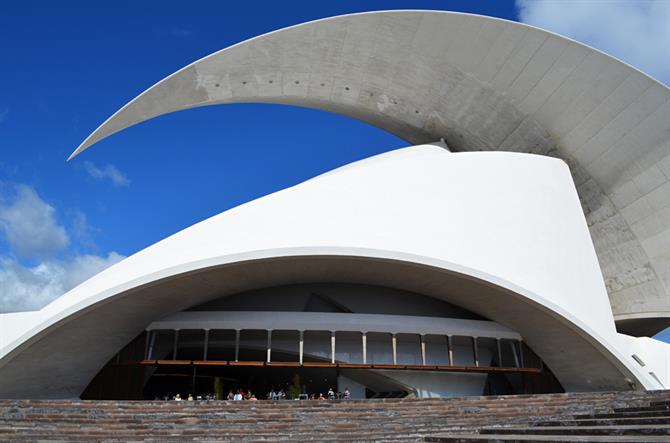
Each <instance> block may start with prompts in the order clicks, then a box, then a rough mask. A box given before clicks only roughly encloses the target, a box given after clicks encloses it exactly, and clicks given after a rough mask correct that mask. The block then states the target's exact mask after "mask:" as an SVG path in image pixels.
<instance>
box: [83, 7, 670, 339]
mask: <svg viewBox="0 0 670 443" xmlns="http://www.w3.org/2000/svg"><path fill="white" fill-rule="evenodd" d="M659 56H660V54H659ZM669 99H670V90H669V89H668V87H666V86H664V85H663V84H661V83H659V82H657V81H655V80H654V79H652V78H650V77H648V76H647V75H645V74H643V73H641V72H639V71H637V70H635V69H633V68H632V67H630V66H628V65H626V64H624V63H622V62H620V61H618V60H616V59H614V58H612V57H610V56H608V55H606V54H603V53H601V52H599V51H597V50H594V49H592V48H589V47H586V46H584V45H581V44H579V43H577V42H574V41H571V40H569V39H566V38H564V37H561V36H559V35H555V34H552V33H549V32H546V31H543V30H540V29H537V28H533V27H529V26H526V25H523V24H519V23H516V22H508V21H504V20H499V19H494V18H490V17H482V16H474V15H467V14H458V13H447V12H436V11H388V12H373V13H364V14H354V15H347V16H340V17H334V18H328V19H324V20H319V21H315V22H310V23H306V24H301V25H297V26H293V27H290V28H286V29H283V30H280V31H276V32H272V33H269V34H266V35H262V36H260V37H257V38H254V39H251V40H248V41H246V42H243V43H240V44H238V45H235V46H232V47H230V48H227V49H224V50H222V51H219V52H216V53H214V54H212V55H210V56H208V57H205V58H203V59H201V60H199V61H197V62H195V63H193V64H191V65H189V66H187V67H185V68H183V69H182V70H180V71H178V72H176V73H175V74H173V75H171V76H169V77H167V78H166V79H164V80H162V81H160V82H159V83H157V84H156V85H155V86H153V87H151V88H150V89H148V90H147V91H145V92H144V93H142V94H141V95H140V96H138V97H137V98H136V99H134V100H132V101H131V102H130V103H128V104H127V105H126V106H124V107H123V108H122V109H121V110H119V111H118V112H117V113H116V114H114V115H113V116H112V117H111V118H110V119H108V120H107V121H106V122H105V123H104V124H103V125H102V126H100V127H99V128H98V129H97V130H96V131H94V132H93V133H92V134H91V135H90V136H89V137H88V138H87V139H86V140H85V141H84V143H82V145H81V146H80V147H79V148H77V150H76V151H75V152H74V153H73V156H74V155H77V154H78V153H80V152H81V151H83V150H84V149H86V148H87V147H89V146H91V145H92V144H94V143H96V142H98V141H99V140H101V139H103V138H105V137H107V136H109V135H111V134H113V133H114V132H117V131H119V130H122V129H124V128H126V127H128V126H131V125H134V124H136V123H138V122H141V121H144V120H147V119H150V118H153V117H155V116H158V115H161V114H165V113H169V112H173V111H178V110H182V109H188V108H191V107H197V106H205V105H213V104H225V103H240V102H269V103H284V104H291V105H298V106H305V107H311V108H316V109H322V110H326V111H331V112H336V113H340V114H344V115H347V116H350V117H353V118H357V119H360V120H363V121H366V122H368V123H370V124H372V125H375V126H378V127H380V128H383V129H385V130H387V131H389V132H391V133H393V134H396V135H398V136H399V137H402V138H403V139H405V140H408V141H409V142H411V143H424V142H429V141H433V140H438V139H440V138H444V139H445V140H446V141H447V143H448V145H449V146H450V148H451V149H452V150H456V151H479V150H502V151H521V152H532V153H537V154H542V155H549V156H554V157H559V158H562V159H564V160H565V161H566V162H567V163H568V164H569V165H570V168H571V172H572V176H573V179H574V181H575V184H576V185H577V189H578V193H579V196H580V199H581V202H582V207H583V210H584V213H585V214H586V218H587V221H588V224H589V228H590V232H591V237H592V239H593V242H594V244H595V248H596V251H597V254H598V259H599V262H600V267H601V269H602V273H603V276H604V278H605V283H606V286H607V290H608V293H609V297H610V302H611V306H612V310H613V312H614V316H615V319H616V320H618V321H619V323H618V326H619V329H620V330H621V331H625V332H627V333H631V334H634V335H645V334H647V335H651V334H653V333H655V332H657V331H658V330H660V329H662V328H663V327H665V326H667V325H668V324H670V292H669V291H670V118H668V116H669V115H670V100H669ZM296 129H297V130H299V127H298V128H296ZM647 320H648V321H647Z"/></svg>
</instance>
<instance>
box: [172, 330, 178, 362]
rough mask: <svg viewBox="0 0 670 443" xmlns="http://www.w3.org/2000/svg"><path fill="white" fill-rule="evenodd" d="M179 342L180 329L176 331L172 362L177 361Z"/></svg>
mask: <svg viewBox="0 0 670 443" xmlns="http://www.w3.org/2000/svg"><path fill="white" fill-rule="evenodd" d="M178 342H179V329H175V330H174V344H173V346H172V360H176V359H177V344H178Z"/></svg>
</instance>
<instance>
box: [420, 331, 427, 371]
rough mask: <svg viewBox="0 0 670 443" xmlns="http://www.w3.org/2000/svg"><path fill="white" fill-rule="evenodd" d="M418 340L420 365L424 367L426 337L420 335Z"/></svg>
mask: <svg viewBox="0 0 670 443" xmlns="http://www.w3.org/2000/svg"><path fill="white" fill-rule="evenodd" d="M419 339H420V340H421V364H422V365H424V366H426V336H425V335H423V334H421V335H419Z"/></svg>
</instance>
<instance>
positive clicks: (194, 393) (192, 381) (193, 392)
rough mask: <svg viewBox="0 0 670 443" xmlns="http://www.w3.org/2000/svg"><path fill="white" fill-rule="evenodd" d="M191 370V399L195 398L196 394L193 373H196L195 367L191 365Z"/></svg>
mask: <svg viewBox="0 0 670 443" xmlns="http://www.w3.org/2000/svg"><path fill="white" fill-rule="evenodd" d="M191 368H193V374H192V375H193V377H192V378H191V393H192V395H193V397H197V395H198V394H197V393H196V392H195V371H196V368H197V366H196V365H192V366H191Z"/></svg>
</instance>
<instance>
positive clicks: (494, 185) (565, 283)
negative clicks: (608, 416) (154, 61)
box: [0, 145, 670, 397]
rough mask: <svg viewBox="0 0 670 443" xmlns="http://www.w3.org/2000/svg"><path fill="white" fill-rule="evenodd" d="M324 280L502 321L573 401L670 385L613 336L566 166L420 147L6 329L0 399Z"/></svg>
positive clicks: (133, 267)
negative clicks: (194, 309) (270, 293)
mask: <svg viewBox="0 0 670 443" xmlns="http://www.w3.org/2000/svg"><path fill="white" fill-rule="evenodd" d="M352 214H353V216H352ZM319 281H325V282H341V283H356V284H373V285H379V286H384V287H390V288H398V289H401V290H406V291H411V292H415V293H418V294H424V295H426V296H429V297H434V298H437V299H441V300H443V301H446V302H448V303H452V304H454V305H456V306H460V307H463V308H465V309H467V310H469V311H471V312H473V313H476V314H478V315H480V316H482V317H484V318H488V319H490V320H492V321H495V322H497V323H499V324H501V325H503V326H505V327H507V328H510V329H512V330H514V331H517V332H518V333H519V334H520V335H521V336H522V337H523V339H524V341H525V342H526V343H527V344H528V346H530V347H531V348H532V349H533V350H534V351H535V352H536V353H537V354H538V355H539V356H540V357H541V358H542V360H543V361H544V362H545V363H546V364H547V365H548V366H549V367H550V368H551V370H552V372H553V373H554V374H555V375H556V377H557V378H558V379H559V380H560V382H561V384H562V385H563V387H564V388H565V389H566V390H569V391H578V390H612V389H630V388H631V387H635V388H638V389H639V388H647V389H658V388H661V387H663V385H664V384H666V385H667V383H668V381H669V380H668V378H670V376H669V374H668V371H667V367H666V366H664V364H663V362H660V363H658V364H656V363H653V364H652V363H650V362H651V360H649V359H647V357H646V354H644V353H642V352H641V351H639V350H638V346H637V345H636V343H635V340H636V339H633V338H630V337H629V339H630V340H629V339H626V338H625V337H624V336H622V335H621V334H618V333H617V332H616V330H615V326H614V321H613V318H612V314H611V311H610V309H609V302H608V297H607V293H606V290H605V286H604V283H603V280H602V277H601V275H600V270H599V267H598V262H597V258H596V254H595V251H594V249H593V246H592V244H591V242H590V238H589V231H588V228H587V225H586V223H585V221H584V218H583V214H582V212H581V208H580V203H579V199H578V197H577V194H576V192H575V188H574V185H573V182H572V178H571V176H570V173H569V170H568V168H567V167H566V165H565V164H564V163H563V162H561V161H560V160H557V159H553V158H548V157H543V156H536V155H527V154H518V153H504V152H497V153H491V152H487V153H450V152H448V151H447V150H445V149H444V148H443V147H440V146H435V145H428V146H417V147H412V148H406V149H401V150H397V151H393V152H389V153H386V154H382V155H379V156H376V157H373V158H370V159H367V160H363V161H360V162H357V163H354V164H352V165H349V166H347V167H343V168H340V169H338V170H335V171H332V172H330V173H327V174H324V175H322V176H319V177H317V178H315V179H312V180H309V181H307V182H305V183H302V184H300V185H297V186H294V187H292V188H289V189H286V190H283V191H280V192H277V193H274V194H272V195H269V196H266V197H263V198H261V199H258V200H255V201H253V202H250V203H247V204H245V205H242V206H240V207H237V208H234V209H231V210H229V211H226V212H224V213H222V214H219V215H217V216H215V217H212V218H210V219H208V220H205V221H203V222H201V223H198V224H196V225H194V226H192V227H190V228H187V229H185V230H184V231H181V232H179V233H177V234H175V235H173V236H171V237H169V238H167V239H165V240H163V241H161V242H159V243H157V244H155V245H153V246H151V247H149V248H147V249H145V250H143V251H140V252H139V253H137V254H135V255H133V256H132V257H129V258H127V259H126V260H124V261H122V262H120V263H118V264H116V265H114V266H112V267H111V268H109V269H107V270H105V271H103V272H101V273H100V274H98V275H96V276H95V277H93V278H91V279H90V280H88V281H86V282H85V283H83V284H82V285H80V286H78V287H77V288H75V289H73V290H71V291H70V292H68V293H67V294H65V295H64V296H62V297H61V298H59V299H57V300H55V301H54V302H52V303H51V304H49V305H48V306H46V307H45V308H43V309H42V310H40V311H38V312H34V313H19V314H5V315H4V316H1V317H0V320H1V321H0V338H2V342H0V393H1V395H2V396H4V397H77V396H79V395H81V393H82V391H83V390H84V388H85V387H86V385H87V384H88V383H89V381H90V380H91V378H92V377H93V376H94V375H95V374H96V373H97V372H98V371H99V370H100V368H101V367H102V366H103V365H104V364H105V363H106V362H107V361H108V360H109V359H110V358H111V357H112V356H113V355H114V354H115V353H117V352H118V350H119V349H120V348H121V347H123V346H124V345H125V344H126V343H128V342H129V341H131V340H132V339H133V337H136V336H137V334H138V333H140V332H141V331H142V330H143V329H144V328H145V327H146V326H147V325H148V324H149V323H151V322H152V321H155V320H158V319H161V318H163V317H165V316H167V315H169V314H173V313H176V312H179V311H181V310H183V309H186V308H188V307H191V306H195V305H198V304H201V303H204V302H206V301H208V300H214V299H218V298H221V297H226V296H228V295H232V294H236V293H240V292H243V291H248V290H250V289H255V288H263V287H269V286H279V285H286V284H296V283H308V282H319ZM631 340H632V341H631ZM635 353H637V354H638V358H640V357H641V358H642V359H644V360H645V361H647V365H646V367H644V368H643V367H642V366H641V364H640V363H638V362H637V361H636V359H635V358H634V357H633V354H635ZM652 353H653V352H652ZM658 355H662V354H658ZM665 355H667V350H666V354H665ZM652 371H655V375H654V374H651V372H652ZM44 374H49V376H48V377H45V376H44Z"/></svg>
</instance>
